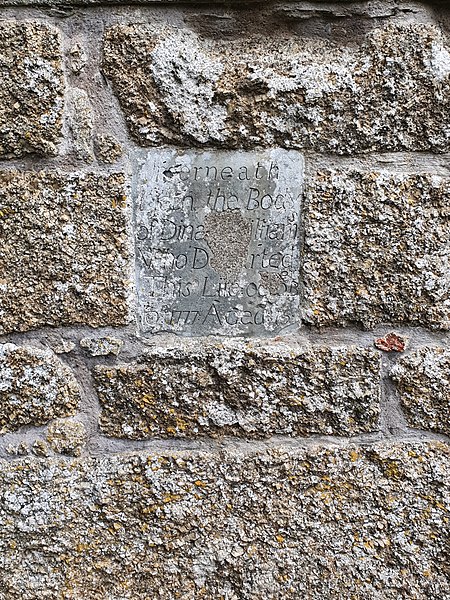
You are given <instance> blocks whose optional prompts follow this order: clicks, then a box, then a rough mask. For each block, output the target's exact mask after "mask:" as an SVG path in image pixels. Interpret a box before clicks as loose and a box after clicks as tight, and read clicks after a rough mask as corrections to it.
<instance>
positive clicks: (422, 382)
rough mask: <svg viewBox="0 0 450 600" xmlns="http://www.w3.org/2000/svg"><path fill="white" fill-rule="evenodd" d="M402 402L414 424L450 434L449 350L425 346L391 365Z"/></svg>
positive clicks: (392, 375) (408, 418) (407, 415)
mask: <svg viewBox="0 0 450 600" xmlns="http://www.w3.org/2000/svg"><path fill="white" fill-rule="evenodd" d="M391 377H392V379H393V380H394V381H395V383H396V386H397V391H398V394H399V398H400V402H401V404H402V407H403V410H404V411H405V414H406V418H407V421H408V423H409V425H410V426H411V427H416V428H419V429H428V430H431V431H435V432H437V433H444V434H447V435H450V350H449V349H448V348H441V347H437V348H433V347H425V348H420V349H419V350H415V351H414V352H411V353H410V354H408V355H407V356H403V357H402V358H401V359H400V360H399V361H398V362H397V364H396V365H394V367H393V368H392V371H391Z"/></svg>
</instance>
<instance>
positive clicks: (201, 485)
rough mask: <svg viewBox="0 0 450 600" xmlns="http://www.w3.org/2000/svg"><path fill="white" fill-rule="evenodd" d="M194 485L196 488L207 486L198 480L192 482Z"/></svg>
mask: <svg viewBox="0 0 450 600" xmlns="http://www.w3.org/2000/svg"><path fill="white" fill-rule="evenodd" d="M194 485H196V486H197V487H201V488H205V487H206V486H207V485H208V484H207V483H205V482H204V481H200V479H197V481H194Z"/></svg>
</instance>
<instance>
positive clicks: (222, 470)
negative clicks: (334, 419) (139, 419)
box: [0, 443, 450, 600]
mask: <svg viewBox="0 0 450 600" xmlns="http://www.w3.org/2000/svg"><path fill="white" fill-rule="evenodd" d="M449 469H450V453H449V447H448V446H447V445H445V444H443V443H422V444H419V443H417V444H393V445H391V444H389V445H386V446H385V445H378V446H375V447H372V448H368V449H364V448H361V447H358V446H348V447H345V448H336V447H334V448H313V449H310V450H307V449H292V448H290V449H285V450H284V451H283V450H268V451H259V452H258V451H255V450H252V451H249V452H248V453H244V452H239V451H235V452H231V451H229V452H220V453H212V452H209V453H208V452H167V453H164V454H160V453H154V454H141V455H135V456H127V455H122V456H114V457H112V456H109V457H103V458H91V459H87V458H86V459H75V460H74V461H70V462H66V461H64V460H62V459H60V460H55V459H53V460H37V459H17V460H16V461H14V462H10V463H6V462H2V463H1V469H0V479H1V490H2V491H1V495H0V523H1V526H2V536H1V537H0V552H1V553H0V556H1V565H2V568H1V570H0V598H1V599H2V600H19V599H20V600H41V599H42V598H55V599H65V600H79V599H80V598H82V599H83V600H106V599H108V600H125V599H130V600H136V599H138V598H139V599H140V600H155V599H161V600H172V599H180V600H192V599H193V598H196V599H197V598H199V599H200V598H201V599H205V600H219V599H222V600H225V599H227V600H256V599H258V600H259V599H260V598H264V599H267V600H279V599H281V598H283V599H286V600H287V599H292V600H294V599H295V600H298V599H299V598H308V600H324V599H327V600H341V599H342V598H346V599H347V598H348V599H350V598H353V599H356V600H381V599H383V600H399V598H402V600H405V599H408V600H409V599H410V600H418V599H420V600H422V599H424V600H425V599H426V598H432V599H438V598H442V599H443V598H446V597H448V596H449V595H450V583H449V579H448V577H447V576H448V568H449V562H450V555H449V552H450V547H449V545H448V539H449V534H450V531H449V529H450V521H449V518H448V514H449V512H448V511H449V510H450V494H449V491H450V490H449V475H450V472H449Z"/></svg>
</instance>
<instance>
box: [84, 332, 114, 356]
mask: <svg viewBox="0 0 450 600" xmlns="http://www.w3.org/2000/svg"><path fill="white" fill-rule="evenodd" d="M80 346H81V347H82V348H85V349H86V351H87V352H88V353H89V354H90V355H91V356H108V355H110V354H114V355H115V356H117V355H118V354H120V351H121V349H122V346H123V341H122V340H120V339H118V338H114V337H111V336H105V337H98V338H83V339H81V340H80Z"/></svg>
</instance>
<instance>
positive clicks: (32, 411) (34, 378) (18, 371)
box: [0, 344, 80, 434]
mask: <svg viewBox="0 0 450 600" xmlns="http://www.w3.org/2000/svg"><path fill="white" fill-rule="evenodd" d="M79 401H80V392H79V388H78V384H77V382H76V380H75V377H74V376H73V374H72V372H71V371H70V369H69V368H68V367H66V366H65V365H64V364H63V363H62V362H61V361H60V360H59V359H58V358H57V357H56V356H55V355H54V354H53V352H52V351H51V350H47V349H45V350H43V349H40V348H33V347H30V346H16V345H14V344H0V433H1V434H3V433H6V432H8V431H17V430H18V429H20V428H21V427H23V426H25V425H34V426H38V425H43V424H44V423H47V422H48V421H50V419H54V418H55V417H63V416H68V415H72V414H74V413H75V411H76V409H77V408H78V404H79Z"/></svg>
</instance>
